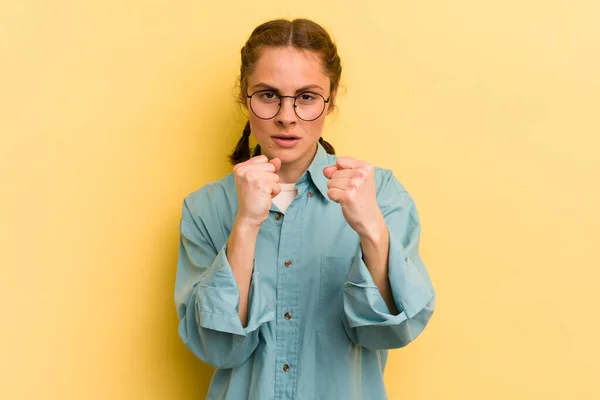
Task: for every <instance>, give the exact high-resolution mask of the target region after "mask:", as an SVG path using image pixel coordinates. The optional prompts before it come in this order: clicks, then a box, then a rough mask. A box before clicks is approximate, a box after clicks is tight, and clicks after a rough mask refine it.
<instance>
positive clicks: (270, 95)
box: [260, 90, 277, 100]
mask: <svg viewBox="0 0 600 400" xmlns="http://www.w3.org/2000/svg"><path fill="white" fill-rule="evenodd" d="M260 98H261V100H274V99H277V93H275V92H274V91H271V90H265V91H264V92H261V93H260Z"/></svg>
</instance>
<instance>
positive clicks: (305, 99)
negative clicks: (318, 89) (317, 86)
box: [298, 92, 317, 103]
mask: <svg viewBox="0 0 600 400" xmlns="http://www.w3.org/2000/svg"><path fill="white" fill-rule="evenodd" d="M316 99H317V95H316V94H314V93H310V92H306V93H301V94H299V95H298V101H300V102H302V103H310V102H313V101H315V100H316Z"/></svg>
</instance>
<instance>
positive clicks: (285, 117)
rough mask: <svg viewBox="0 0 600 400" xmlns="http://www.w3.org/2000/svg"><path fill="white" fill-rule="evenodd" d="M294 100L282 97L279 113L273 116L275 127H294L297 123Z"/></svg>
mask: <svg viewBox="0 0 600 400" xmlns="http://www.w3.org/2000/svg"><path fill="white" fill-rule="evenodd" d="M294 101H295V99H294V98H289V97H282V98H281V108H280V110H279V113H278V114H277V115H276V116H275V121H276V122H277V125H281V126H284V127H285V126H289V125H294V124H296V122H297V121H298V116H297V115H296V111H295V110H294Z"/></svg>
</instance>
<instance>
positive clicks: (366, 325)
mask: <svg viewBox="0 0 600 400" xmlns="http://www.w3.org/2000/svg"><path fill="white" fill-rule="evenodd" d="M388 179H389V181H388V182H387V185H386V187H385V188H384V189H382V192H381V193H380V194H379V196H380V197H381V203H380V208H381V210H382V213H383V215H384V218H385V220H386V224H387V226H388V233H389V239H390V247H389V255H388V278H389V282H390V287H391V290H392V296H393V299H394V303H395V305H396V307H397V309H398V311H399V314H398V315H394V314H392V313H390V311H389V309H388V307H387V305H386V303H385V301H384V300H383V297H382V296H381V293H380V292H379V289H378V287H377V285H375V282H374V281H373V277H372V276H371V273H370V272H369V270H368V269H367V266H366V265H365V263H364V261H363V257H362V251H361V250H360V248H359V250H358V251H357V254H356V255H355V257H354V261H353V264H352V266H351V268H350V272H349V275H348V280H347V282H346V283H345V284H344V318H343V320H344V325H345V326H346V330H347V332H348V334H349V336H350V338H351V339H352V340H353V341H355V342H356V343H357V344H360V345H363V346H365V347H369V348H375V349H386V348H396V347H402V346H405V345H406V344H408V343H410V342H411V341H412V340H414V339H415V338H416V337H417V336H418V335H419V334H420V333H421V332H422V331H423V329H424V328H425V326H426V325H427V323H428V322H429V319H430V318H431V316H432V314H433V310H434V308H435V291H434V288H433V286H432V284H431V280H430V278H429V275H428V273H427V270H426V269H425V265H424V264H423V262H422V260H421V258H420V256H419V253H418V243H419V235H420V224H419V219H418V216H417V213H416V208H415V206H414V202H413V201H412V199H411V198H410V196H409V195H408V193H407V192H406V191H405V190H402V188H401V186H400V184H399V183H397V181H395V178H394V177H393V175H392V176H388Z"/></svg>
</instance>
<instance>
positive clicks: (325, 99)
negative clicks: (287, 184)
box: [230, 19, 342, 166]
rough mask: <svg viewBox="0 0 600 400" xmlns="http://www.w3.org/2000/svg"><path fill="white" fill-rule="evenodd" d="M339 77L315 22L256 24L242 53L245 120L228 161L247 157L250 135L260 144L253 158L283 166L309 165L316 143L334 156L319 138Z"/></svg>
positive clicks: (327, 39) (328, 40)
mask: <svg viewBox="0 0 600 400" xmlns="http://www.w3.org/2000/svg"><path fill="white" fill-rule="evenodd" d="M341 73H342V66H341V62H340V58H339V56H338V54H337V48H336V46H335V44H334V43H333V41H332V40H331V38H330V36H329V34H328V33H327V32H326V31H325V30H324V29H323V28H322V27H321V26H319V25H318V24H316V23H315V22H312V21H310V20H306V19H296V20H293V21H287V20H274V21H270V22H266V23H264V24H262V25H260V26H258V27H257V28H256V29H255V30H254V31H253V32H252V34H251V35H250V38H249V39H248V41H247V42H246V44H245V46H244V47H243V48H242V51H241V68H240V82H239V86H240V89H241V90H240V97H239V101H240V103H241V104H242V105H243V106H244V107H246V108H247V109H248V115H249V122H248V124H247V125H246V128H245V129H244V133H243V134H242V138H241V139H240V141H239V143H238V145H237V147H236V149H235V151H234V153H233V154H232V155H231V157H230V158H231V161H232V163H234V164H236V163H239V162H242V161H245V160H246V159H248V158H249V157H250V149H249V141H248V136H249V133H250V132H252V134H254V136H255V138H256V140H257V142H258V144H259V146H257V148H256V149H255V151H254V153H255V154H258V153H260V152H262V153H263V154H265V155H267V156H268V157H269V158H272V157H279V158H281V160H282V162H283V163H284V164H286V163H288V164H297V163H300V164H308V163H310V161H311V160H312V157H313V155H314V149H315V147H314V146H315V144H316V142H317V140H319V141H320V142H321V143H322V144H323V146H324V147H325V149H326V150H327V151H328V152H329V153H333V152H334V150H333V147H331V145H329V144H328V143H327V142H325V141H323V140H322V139H320V137H321V132H322V130H323V124H324V121H325V117H326V115H327V114H328V113H329V112H330V111H332V110H333V107H334V104H335V98H336V93H337V90H338V87H339V82H340V77H341ZM288 96H289V97H288ZM306 166H308V165H306Z"/></svg>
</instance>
